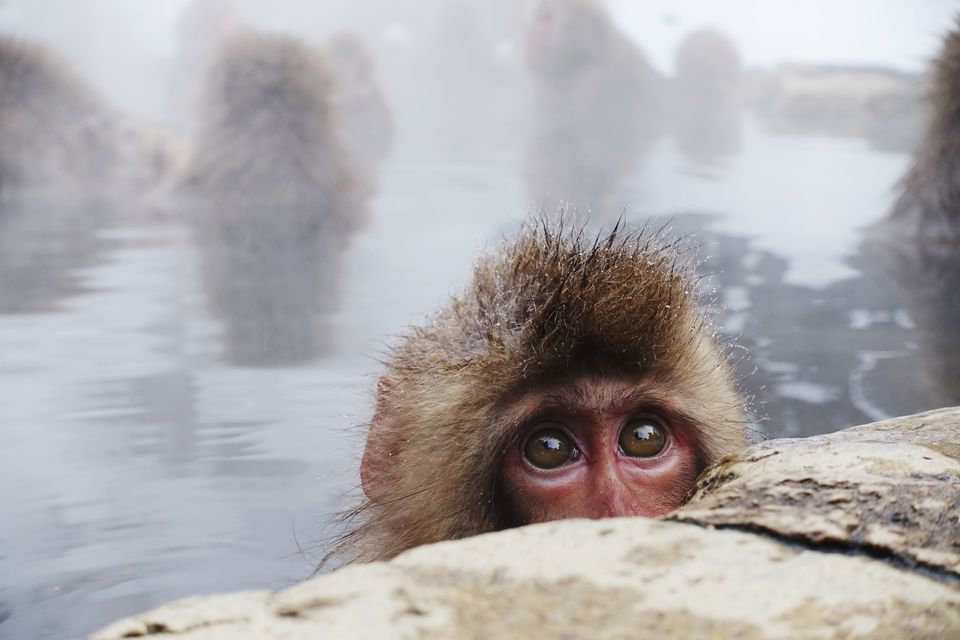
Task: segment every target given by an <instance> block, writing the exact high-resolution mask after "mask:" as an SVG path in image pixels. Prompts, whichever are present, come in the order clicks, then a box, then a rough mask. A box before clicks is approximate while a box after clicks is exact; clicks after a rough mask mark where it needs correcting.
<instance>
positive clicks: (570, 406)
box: [502, 375, 681, 424]
mask: <svg viewBox="0 0 960 640" xmlns="http://www.w3.org/2000/svg"><path fill="white" fill-rule="evenodd" d="M674 397H676V395H675V394H673V393H668V392H667V390H666V389H664V387H663V385H662V384H661V383H659V382H658V381H657V380H656V379H655V377H654V376H650V375H648V376H639V377H634V376H596V375H582V376H576V377H574V378H571V379H569V380H566V381H561V382H558V383H556V384H555V385H551V386H546V385H545V386H542V387H538V388H534V389H530V390H528V391H526V392H524V393H522V394H521V395H519V396H517V397H515V398H513V399H512V400H511V401H509V402H508V403H507V404H506V406H505V407H504V409H503V414H502V415H503V417H504V419H505V421H506V422H508V423H514V424H522V423H524V422H528V421H530V420H533V419H535V418H537V417H538V416H539V415H541V414H545V413H549V412H551V411H554V410H556V411H562V412H563V413H565V414H574V415H584V416H602V415H610V414H614V415H616V414H625V413H630V412H632V411H637V410H640V409H642V408H644V407H649V406H651V405H655V406H657V407H658V408H659V409H660V410H665V409H669V410H671V411H677V412H680V411H681V407H679V406H676V405H677V403H676V402H674V401H671V400H668V398H674Z"/></svg>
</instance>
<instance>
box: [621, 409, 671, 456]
mask: <svg viewBox="0 0 960 640" xmlns="http://www.w3.org/2000/svg"><path fill="white" fill-rule="evenodd" d="M666 444H667V432H666V430H665V429H664V428H663V426H662V425H661V424H660V423H659V422H657V421H656V420H654V419H653V418H636V419H634V420H631V421H630V422H628V423H627V424H626V425H624V427H623V430H622V431H620V451H622V452H623V453H624V454H625V455H628V456H632V457H634V458H652V457H653V456H655V455H657V454H658V453H660V452H661V451H663V448H664V446H666Z"/></svg>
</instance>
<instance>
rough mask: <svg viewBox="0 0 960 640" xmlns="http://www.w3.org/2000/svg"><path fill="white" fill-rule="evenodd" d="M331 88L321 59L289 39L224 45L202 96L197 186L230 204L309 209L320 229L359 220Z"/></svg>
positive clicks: (256, 38)
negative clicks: (339, 136) (262, 203)
mask: <svg viewBox="0 0 960 640" xmlns="http://www.w3.org/2000/svg"><path fill="white" fill-rule="evenodd" d="M330 86H331V81H330V77H329V74H328V72H327V68H326V65H325V64H324V61H323V57H322V55H321V54H320V53H319V52H318V51H316V50H314V49H312V48H311V47H309V46H307V45H306V44H304V43H302V42H300V41H299V40H297V39H296V38H294V37H292V36H285V35H277V34H268V33H252V32H250V33H243V34H240V35H237V36H234V37H233V38H232V39H230V40H229V41H227V43H226V44H225V45H224V46H223V48H222V49H221V51H220V53H219V54H218V56H217V57H216V60H215V62H214V64H213V67H212V68H211V71H210V76H209V78H208V81H207V86H206V89H205V95H204V100H203V104H202V108H201V112H200V118H199V120H200V131H199V136H198V141H197V149H196V154H195V157H194V160H193V164H192V169H191V175H192V181H193V183H194V186H195V187H196V188H197V189H198V190H199V191H201V192H202V193H204V194H205V195H208V196H213V197H216V198H218V199H223V200H229V201H231V202H234V201H245V202H251V201H254V202H267V203H270V204H271V205H272V206H293V207H304V208H306V209H309V210H312V211H314V214H313V219H314V221H316V222H317V223H319V224H321V225H329V224H331V223H334V224H339V225H340V226H348V227H349V226H352V225H353V224H355V223H356V222H358V221H355V220H351V218H352V217H353V216H354V215H356V214H357V212H358V211H359V210H360V208H359V207H353V206H351V205H353V204H356V203H355V202H354V201H353V200H354V199H355V193H354V192H355V185H354V181H353V176H352V175H351V171H350V169H349V167H348V164H347V160H346V156H345V154H344V151H343V148H342V146H341V143H340V140H339V138H338V136H337V132H336V128H335V126H334V124H333V106H332V104H331V99H330Z"/></svg>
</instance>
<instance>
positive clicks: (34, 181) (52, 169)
mask: <svg viewBox="0 0 960 640" xmlns="http://www.w3.org/2000/svg"><path fill="white" fill-rule="evenodd" d="M114 120H115V116H114V114H113V113H112V112H111V111H110V109H108V108H107V106H106V105H105V104H104V103H103V102H102V101H101V99H100V97H99V96H98V95H97V94H96V92H95V91H94V90H93V88H92V87H90V86H88V85H87V84H86V83H84V82H83V81H82V80H81V79H80V78H78V77H77V75H76V74H75V73H74V72H73V70H72V69H71V68H70V67H69V65H68V64H67V63H66V62H65V61H64V60H62V59H61V58H60V57H59V56H57V55H56V54H55V53H54V52H53V51H51V50H49V49H47V48H46V47H44V46H42V45H39V44H34V43H29V42H24V41H20V40H17V39H14V38H11V37H9V36H0V192H2V193H4V194H8V193H11V192H21V191H23V190H28V189H37V188H40V189H42V188H48V187H56V188H57V189H63V188H74V189H75V190H81V191H83V190H89V191H95V190H99V189H101V188H102V185H103V183H104V182H107V181H108V179H109V178H111V177H112V173H113V172H114V171H115V169H116V165H117V162H118V159H119V153H120V149H119V133H120V132H119V129H118V127H117V126H116V125H115V124H114Z"/></svg>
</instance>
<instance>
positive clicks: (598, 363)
mask: <svg viewBox="0 0 960 640" xmlns="http://www.w3.org/2000/svg"><path fill="white" fill-rule="evenodd" d="M694 289H695V283H694V275H693V272H692V270H691V269H690V267H689V265H686V264H684V262H683V259H682V257H681V256H680V255H679V254H678V252H677V249H676V246H675V245H674V244H669V243H667V242H666V241H665V239H663V238H661V237H659V236H652V235H646V234H644V233H631V232H627V231H624V230H623V229H621V228H614V230H613V231H612V232H611V233H610V234H609V235H607V236H600V237H597V238H589V237H587V236H586V235H585V233H584V232H583V230H582V229H570V228H563V225H562V223H561V224H559V225H552V224H550V223H541V224H539V225H537V224H535V223H530V224H528V225H527V226H525V227H524V228H523V229H522V231H521V233H520V234H519V236H518V237H517V238H516V239H515V240H513V241H511V242H508V243H506V244H505V245H504V246H502V247H501V248H500V249H499V250H498V251H495V252H493V253H492V254H490V255H488V256H486V257H484V258H482V259H481V260H480V261H479V262H478V264H477V265H476V268H475V271H474V274H473V280H472V282H471V283H470V284H469V286H468V287H467V289H466V290H465V291H464V292H463V293H462V294H460V295H458V296H455V297H454V298H453V299H452V300H451V302H450V303H449V304H448V305H447V306H446V307H445V308H443V309H442V310H441V311H440V312H439V313H437V314H436V315H434V316H433V317H432V318H430V320H429V321H428V322H427V323H426V324H424V325H423V326H420V327H416V328H413V329H412V330H411V331H410V333H409V335H408V336H407V337H406V338H405V339H404V340H403V341H402V342H401V343H400V344H399V345H398V346H397V347H395V348H394V349H393V351H392V352H391V354H390V356H389V357H388V359H387V362H386V372H385V373H384V374H383V376H382V377H381V378H380V381H379V384H378V390H377V391H378V398H377V406H376V411H375V414H374V416H373V419H372V421H371V423H370V425H369V431H368V433H367V442H366V448H365V451H364V454H363V460H362V463H361V469H360V475H361V480H362V484H363V491H364V493H365V494H366V496H367V501H366V502H365V503H364V504H363V505H362V506H360V507H359V508H358V509H357V510H356V512H355V513H354V514H353V517H354V518H356V519H358V520H359V525H358V526H357V527H356V528H355V529H354V530H353V531H351V532H349V533H347V534H346V536H345V537H344V538H343V540H342V542H341V546H340V548H339V549H338V550H336V551H335V552H334V553H342V554H343V555H344V556H347V557H348V559H355V560H364V561H366V560H374V559H384V558H390V557H392V556H394V555H396V554H398V553H400V552H401V551H404V550H406V549H409V548H411V547H414V546H417V545H421V544H425V543H431V542H437V541H440V540H446V539H454V538H462V537H465V536H471V535H475V534H480V533H484V532H488V531H494V530H499V529H504V528H509V527H514V526H519V525H525V524H529V523H535V522H543V521H548V520H555V519H560V518H576V517H586V518H602V517H610V516H629V515H640V516H660V515H663V514H666V513H668V512H670V511H672V510H673V509H675V508H677V507H678V506H680V504H681V503H682V502H683V500H684V497H685V496H686V494H687V492H688V491H689V490H690V489H691V488H692V487H693V486H694V483H695V481H696V479H697V477H698V475H699V474H700V473H701V472H702V471H703V470H704V469H705V468H706V467H707V466H708V465H710V464H712V463H713V462H715V461H716V460H717V459H718V458H719V457H721V456H722V455H724V454H726V453H729V452H732V451H735V450H737V449H738V448H740V447H741V446H743V445H744V444H745V436H744V425H745V421H746V409H745V402H744V399H743V398H742V397H741V396H740V394H739V393H738V391H737V388H736V384H735V382H734V379H733V375H732V373H731V370H730V366H729V365H728V363H727V361H726V359H725V357H724V355H723V354H722V352H721V349H720V347H719V346H718V344H717V342H716V340H715V337H714V332H713V330H712V329H711V328H710V326H709V324H708V321H707V320H706V318H705V317H704V315H703V314H702V313H701V312H700V311H699V308H698V303H697V299H696V295H695V292H694Z"/></svg>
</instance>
